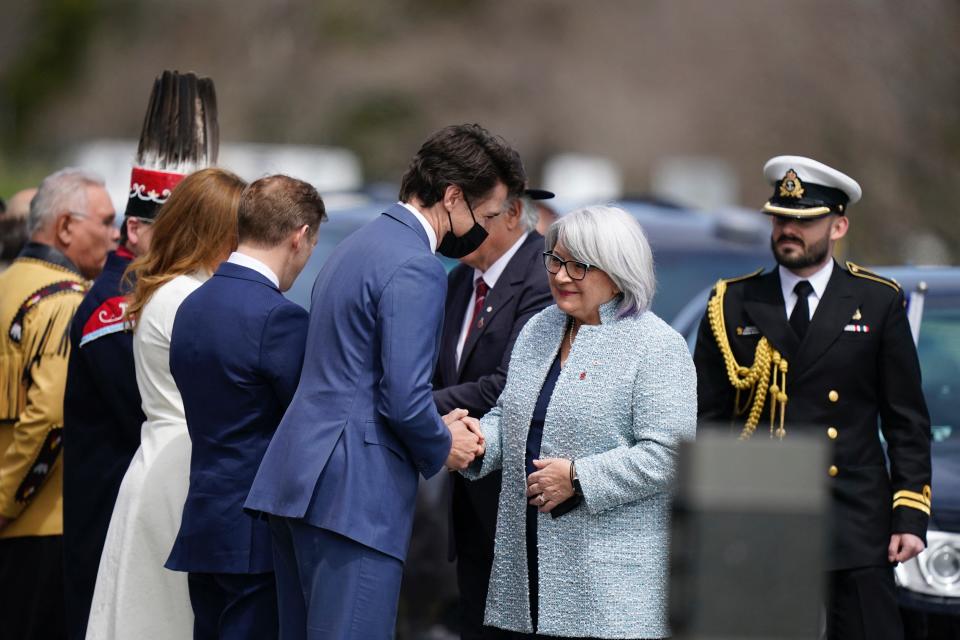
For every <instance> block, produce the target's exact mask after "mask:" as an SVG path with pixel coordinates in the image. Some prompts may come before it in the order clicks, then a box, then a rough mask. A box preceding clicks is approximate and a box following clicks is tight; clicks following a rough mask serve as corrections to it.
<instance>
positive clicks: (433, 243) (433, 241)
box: [397, 202, 437, 253]
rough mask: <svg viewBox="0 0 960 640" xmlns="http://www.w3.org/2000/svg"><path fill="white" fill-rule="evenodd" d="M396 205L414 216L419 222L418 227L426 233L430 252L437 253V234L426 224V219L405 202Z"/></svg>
mask: <svg viewBox="0 0 960 640" xmlns="http://www.w3.org/2000/svg"><path fill="white" fill-rule="evenodd" d="M397 204H399V205H402V206H404V207H406V208H407V210H408V211H409V212H410V213H412V214H413V215H414V216H416V218H417V220H418V221H419V222H420V225H421V226H422V227H423V230H424V231H426V232H427V240H428V241H429V242H430V252H431V253H436V252H437V232H436V231H434V230H433V227H431V226H430V223H429V222H427V219H426V218H424V217H423V214H422V213H420V212H419V211H418V210H417V208H416V207H415V206H413V205H412V204H409V203H407V202H398V203H397Z"/></svg>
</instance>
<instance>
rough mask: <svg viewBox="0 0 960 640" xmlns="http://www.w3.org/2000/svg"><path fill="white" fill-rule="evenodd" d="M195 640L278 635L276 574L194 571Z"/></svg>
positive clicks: (190, 580) (240, 639)
mask: <svg viewBox="0 0 960 640" xmlns="http://www.w3.org/2000/svg"><path fill="white" fill-rule="evenodd" d="M187 581H188V584H189V586H190V605H191V606H192V607H193V638H194V640H245V639H246V638H258V639H259V638H264V639H267V638H276V637H277V633H278V626H279V623H278V622H277V617H278V616H277V588H276V582H275V581H274V578H273V574H272V573H253V574H232V573H190V574H189V575H188V577H187Z"/></svg>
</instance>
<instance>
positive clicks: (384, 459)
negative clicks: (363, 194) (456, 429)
mask: <svg viewBox="0 0 960 640" xmlns="http://www.w3.org/2000/svg"><path fill="white" fill-rule="evenodd" d="M321 233H322V231H321ZM446 289H447V279H446V274H445V273H444V269H443V266H442V265H441V264H440V261H439V260H438V259H437V258H436V256H434V255H433V254H432V253H431V252H430V247H429V243H428V240H427V234H426V232H425V231H424V230H423V227H422V226H421V225H420V223H419V222H418V221H417V219H416V217H415V216H414V215H413V214H412V213H410V212H409V211H408V210H407V209H406V208H404V207H403V206H401V205H399V204H398V205H394V206H393V207H391V208H390V209H389V210H388V211H387V212H386V213H384V214H383V215H381V216H380V217H379V218H377V219H376V220H374V221H372V222H370V223H369V224H367V225H366V226H364V227H363V228H361V229H359V230H357V231H356V232H355V233H353V234H352V235H351V236H349V237H348V238H346V239H345V240H344V241H343V242H341V243H340V245H339V246H338V247H337V249H336V250H334V252H333V254H331V256H330V258H329V259H328V260H327V262H326V264H325V265H324V267H323V269H322V270H321V271H320V274H319V275H318V276H317V281H316V283H315V284H314V287H313V294H312V301H311V312H310V331H309V334H308V336H307V351H306V357H305V359H304V363H303V373H302V374H301V376H300V386H299V387H298V388H297V393H296V395H295V396H294V398H293V402H292V403H291V404H290V408H289V409H287V412H286V414H285V415H284V416H283V421H282V422H281V423H280V427H279V428H278V429H277V433H276V434H275V435H274V437H273V441H272V442H271V443H270V447H269V448H268V449H267V453H266V455H265V456H264V458H263V463H262V464H261V465H260V470H259V471H258V472H257V477H256V479H255V480H254V483H253V488H252V489H251V491H250V496H249V498H248V499H247V503H246V506H247V507H248V508H249V509H251V510H256V511H261V512H266V513H269V514H274V515H278V516H284V517H287V518H295V519H302V520H304V521H305V522H307V523H308V524H310V525H312V526H315V527H321V528H324V529H327V530H330V531H334V532H336V533H339V534H341V535H344V536H346V537H348V538H350V539H352V540H354V541H356V542H359V543H361V544H364V545H366V546H368V547H371V548H373V549H376V550H378V551H381V552H382V553H386V554H389V555H392V556H394V557H396V558H398V559H400V560H403V559H404V558H405V556H406V553H407V547H408V545H409V542H410V531H411V528H412V525H413V507H414V501H415V499H416V493H417V482H418V478H417V473H418V472H420V473H421V474H423V476H424V477H429V476H431V475H433V474H435V473H436V472H437V471H439V470H440V469H442V468H443V465H444V462H445V461H446V458H447V455H448V454H449V451H450V432H449V430H448V429H447V427H446V426H445V425H444V424H443V421H442V420H441V418H440V414H439V413H438V412H437V407H436V405H435V404H434V402H433V396H432V393H431V389H432V388H431V384H430V380H431V378H432V377H433V368H434V363H435V362H436V358H437V349H438V346H439V340H440V329H441V323H442V321H443V301H444V297H445V295H446Z"/></svg>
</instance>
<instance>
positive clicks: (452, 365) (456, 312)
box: [439, 267, 473, 387]
mask: <svg viewBox="0 0 960 640" xmlns="http://www.w3.org/2000/svg"><path fill="white" fill-rule="evenodd" d="M472 277H473V269H471V268H468V267H457V269H456V270H455V271H454V273H453V277H452V278H451V282H450V286H449V288H448V289H447V304H446V311H445V314H444V323H443V341H442V342H441V344H440V365H439V366H440V379H441V380H442V381H443V386H445V387H447V386H450V385H454V384H457V383H458V382H460V378H459V376H458V375H457V341H458V340H459V339H460V329H461V328H463V314H464V313H466V310H467V306H470V307H471V308H472V305H473V283H472V282H471V278H472Z"/></svg>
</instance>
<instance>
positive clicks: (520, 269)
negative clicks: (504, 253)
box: [457, 231, 543, 378]
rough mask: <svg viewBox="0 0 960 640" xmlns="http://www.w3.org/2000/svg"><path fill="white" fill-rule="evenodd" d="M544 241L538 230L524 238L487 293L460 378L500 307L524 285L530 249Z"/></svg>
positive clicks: (466, 347)
mask: <svg viewBox="0 0 960 640" xmlns="http://www.w3.org/2000/svg"><path fill="white" fill-rule="evenodd" d="M542 243H543V236H541V235H540V234H539V233H537V232H536V231H531V232H530V234H529V235H528V236H527V239H526V240H524V242H523V244H522V245H520V248H519V249H517V252H516V253H515V254H513V257H512V258H510V262H508V263H507V266H506V267H505V268H504V269H503V273H501V274H500V278H499V279H498V280H497V286H495V287H494V288H493V289H491V290H490V291H489V292H488V293H487V297H486V299H485V300H484V301H483V309H482V310H481V311H480V315H479V316H477V322H476V324H474V326H473V328H472V329H471V330H470V334H469V335H468V336H467V341H466V342H464V344H463V353H462V354H460V367H459V368H458V371H457V377H458V378H459V376H460V373H461V372H462V371H463V364H464V363H465V362H466V361H467V359H468V358H469V357H470V354H471V353H473V349H474V347H476V346H477V341H479V340H480V336H482V335H483V333H484V332H485V331H486V330H487V328H488V327H489V326H490V325H491V324H492V322H493V318H494V316H496V315H497V313H499V312H500V309H502V308H503V307H504V306H506V304H507V303H508V302H509V301H510V299H511V298H513V296H515V295H516V292H517V287H518V286H520V285H522V284H523V282H524V280H525V279H526V276H527V274H526V269H527V264H528V262H529V261H530V251H532V250H538V249H537V247H538V246H542ZM470 309H471V311H472V309H473V298H471V299H470ZM458 335H459V334H458Z"/></svg>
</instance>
